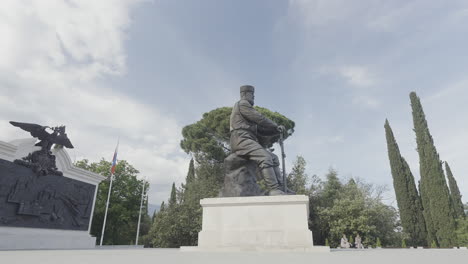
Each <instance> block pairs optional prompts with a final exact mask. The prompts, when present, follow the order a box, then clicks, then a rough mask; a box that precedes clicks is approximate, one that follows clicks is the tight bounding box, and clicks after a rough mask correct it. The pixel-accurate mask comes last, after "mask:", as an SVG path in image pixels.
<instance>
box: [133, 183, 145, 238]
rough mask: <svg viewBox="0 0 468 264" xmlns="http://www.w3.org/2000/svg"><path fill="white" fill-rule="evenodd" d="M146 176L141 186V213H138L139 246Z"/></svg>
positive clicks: (137, 235)
mask: <svg viewBox="0 0 468 264" xmlns="http://www.w3.org/2000/svg"><path fill="white" fill-rule="evenodd" d="M145 180H146V177H145V179H143V186H142V188H141V201H140V214H139V215H138V227H137V233H136V239H135V246H138V237H139V236H140V222H141V208H142V207H143V197H144V194H145V185H146V181H145Z"/></svg>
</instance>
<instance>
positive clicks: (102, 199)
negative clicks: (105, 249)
mask: <svg viewBox="0 0 468 264" xmlns="http://www.w3.org/2000/svg"><path fill="white" fill-rule="evenodd" d="M75 166H76V167H79V168H82V169H85V170H88V171H92V172H95V173H99V174H101V175H103V176H106V177H107V180H104V181H102V182H101V183H100V184H99V188H98V193H97V197H96V203H95V206H94V215H93V222H92V224H91V234H92V235H93V236H96V242H98V241H100V238H101V232H102V224H103V221H104V213H105V208H106V202H107V195H108V191H109V183H110V181H109V179H110V168H111V166H112V164H111V162H109V161H106V160H104V159H101V160H100V161H99V162H89V161H88V160H87V159H83V160H80V161H77V162H76V163H75ZM138 173H139V171H138V170H137V169H136V168H135V167H133V166H132V165H131V164H130V163H128V162H127V161H125V160H120V161H119V162H118V163H117V166H116V170H115V175H114V180H113V182H112V193H111V197H110V202H109V210H108V215H107V223H106V230H105V235H104V241H103V242H104V244H105V245H130V244H131V243H133V242H134V241H135V238H136V231H137V223H138V214H139V212H140V200H141V192H142V187H143V181H142V180H139V179H137V175H138ZM145 188H146V190H148V188H149V184H148V183H146V184H145ZM142 214H143V215H142V218H141V226H140V237H141V240H140V241H141V244H144V243H145V235H146V234H147V233H148V231H149V228H150V226H151V220H150V217H149V216H148V201H147V200H146V201H145V202H144V207H143V210H142Z"/></svg>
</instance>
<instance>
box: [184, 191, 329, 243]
mask: <svg viewBox="0 0 468 264" xmlns="http://www.w3.org/2000/svg"><path fill="white" fill-rule="evenodd" d="M200 203H201V205H202V207H203V225H202V231H201V232H200V233H199V234H198V247H182V248H181V249H182V250H185V251H189V250H190V251H318V252H329V250H330V249H329V247H316V246H314V245H313V242H312V232H311V231H310V230H309V229H308V222H307V221H308V215H309V214H308V211H309V210H308V208H309V199H308V197H307V196H305V195H287V196H250V197H229V198H209V199H203V200H201V201H200Z"/></svg>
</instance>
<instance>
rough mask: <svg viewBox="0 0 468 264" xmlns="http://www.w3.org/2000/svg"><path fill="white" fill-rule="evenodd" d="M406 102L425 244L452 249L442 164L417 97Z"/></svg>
mask: <svg viewBox="0 0 468 264" xmlns="http://www.w3.org/2000/svg"><path fill="white" fill-rule="evenodd" d="M410 99H411V107H412V110H413V123H414V131H415V133H416V143H417V150H418V153H419V167H420V174H421V181H420V193H421V200H422V203H423V208H424V218H425V220H426V227H427V231H428V236H427V241H428V242H429V243H431V240H434V237H435V238H436V241H437V243H438V245H439V246H440V247H452V246H454V245H455V244H456V235H455V218H454V215H453V207H452V203H451V201H450V193H449V190H448V187H447V182H446V180H445V175H444V171H443V169H442V162H441V161H440V158H439V154H438V153H437V150H436V147H435V146H434V141H433V139H432V136H431V134H430V133H429V128H428V125H427V121H426V117H425V115H424V111H423V108H422V105H421V102H420V99H419V97H418V96H417V95H416V93H415V92H411V93H410Z"/></svg>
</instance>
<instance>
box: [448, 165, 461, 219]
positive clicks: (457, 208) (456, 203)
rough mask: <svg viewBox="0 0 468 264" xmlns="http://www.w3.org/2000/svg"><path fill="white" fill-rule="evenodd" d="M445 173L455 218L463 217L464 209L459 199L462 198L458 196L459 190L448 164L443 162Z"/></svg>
mask: <svg viewBox="0 0 468 264" xmlns="http://www.w3.org/2000/svg"><path fill="white" fill-rule="evenodd" d="M445 172H446V173H447V179H448V182H449V188H450V197H451V198H452V204H453V208H454V213H455V217H457V218H458V217H465V208H464V206H463V202H462V199H461V197H462V196H461V194H460V189H458V185H457V181H456V180H455V178H454V177H453V174H452V170H451V169H450V166H449V164H448V162H445Z"/></svg>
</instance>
